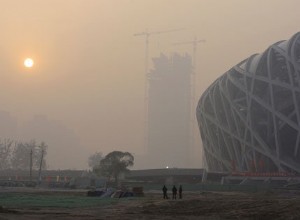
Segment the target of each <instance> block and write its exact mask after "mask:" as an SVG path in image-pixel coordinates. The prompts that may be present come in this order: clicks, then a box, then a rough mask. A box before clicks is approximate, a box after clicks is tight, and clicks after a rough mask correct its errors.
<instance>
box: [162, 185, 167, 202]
mask: <svg viewBox="0 0 300 220" xmlns="http://www.w3.org/2000/svg"><path fill="white" fill-rule="evenodd" d="M162 191H163V194H164V199H168V195H167V192H168V188H167V187H166V185H164V187H163V188H162Z"/></svg>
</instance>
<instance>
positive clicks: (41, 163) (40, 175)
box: [39, 149, 44, 185]
mask: <svg viewBox="0 0 300 220" xmlns="http://www.w3.org/2000/svg"><path fill="white" fill-rule="evenodd" d="M43 159H44V149H42V155H41V161H40V169H39V185H40V184H41V181H42V165H43Z"/></svg>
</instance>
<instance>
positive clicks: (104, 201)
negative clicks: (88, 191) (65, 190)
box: [0, 193, 132, 208]
mask: <svg viewBox="0 0 300 220" xmlns="http://www.w3.org/2000/svg"><path fill="white" fill-rule="evenodd" d="M128 200H132V198H130V199H113V198H97V197H87V196H67V195H37V194H19V193H5V194H2V195H0V206H3V207H7V208H26V207H32V208H38V207H41V208H42V207H48V208H77V207H95V206H106V205H113V204H117V203H119V201H128Z"/></svg>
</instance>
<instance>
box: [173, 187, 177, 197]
mask: <svg viewBox="0 0 300 220" xmlns="http://www.w3.org/2000/svg"><path fill="white" fill-rule="evenodd" d="M172 192H173V197H172V199H176V195H177V188H176V186H175V185H174V186H173V188H172Z"/></svg>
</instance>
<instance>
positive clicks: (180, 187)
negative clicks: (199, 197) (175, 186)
mask: <svg viewBox="0 0 300 220" xmlns="http://www.w3.org/2000/svg"><path fill="white" fill-rule="evenodd" d="M178 192H179V199H182V185H180V186H179V190H178Z"/></svg>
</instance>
